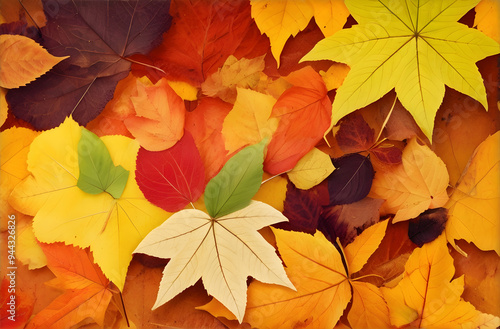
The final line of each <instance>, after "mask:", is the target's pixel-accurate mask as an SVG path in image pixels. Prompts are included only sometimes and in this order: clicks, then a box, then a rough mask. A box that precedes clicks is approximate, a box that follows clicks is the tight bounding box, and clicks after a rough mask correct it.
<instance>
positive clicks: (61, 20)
mask: <svg viewBox="0 0 500 329" xmlns="http://www.w3.org/2000/svg"><path fill="white" fill-rule="evenodd" d="M169 7H170V1H169V0H166V1H164V0H122V1H116V0H104V1H88V0H73V1H64V2H55V1H45V2H44V11H45V14H46V16H47V24H46V25H45V26H44V27H42V28H41V34H42V41H41V45H42V46H43V47H44V48H46V49H47V50H48V51H49V53H51V54H52V55H55V56H70V57H69V58H68V59H66V60H64V61H62V62H61V63H59V64H58V65H56V66H55V67H54V68H53V69H52V70H51V71H49V72H48V73H47V74H45V75H44V76H42V77H40V78H39V79H37V80H35V81H34V82H33V83H31V84H29V85H27V86H25V87H21V88H19V89H14V90H11V91H9V93H8V95H7V101H8V103H9V105H10V108H11V109H12V113H13V114H14V115H15V116H16V117H18V118H21V119H23V120H25V121H27V122H29V123H31V124H32V125H33V126H34V127H35V128H36V129H49V128H54V127H57V126H58V125H59V124H60V123H62V122H63V121H64V119H65V118H66V117H67V116H69V115H72V116H73V119H75V121H77V122H78V123H80V124H82V125H86V124H87V123H88V122H89V121H90V120H92V119H93V118H95V117H96V116H97V115H98V114H99V113H100V112H101V111H102V110H103V108H104V106H105V105H106V103H108V101H109V100H111V98H112V97H113V92H114V90H115V87H116V84H117V83H118V81H119V80H121V79H123V78H125V77H126V76H127V75H128V72H129V71H130V65H131V62H130V61H129V60H127V58H126V57H128V56H131V55H133V54H145V53H148V52H149V51H151V49H153V47H154V46H155V45H156V44H157V43H158V42H160V40H161V39H160V38H161V34H162V33H163V32H165V31H166V30H167V29H168V27H169V26H170V16H169V14H168V10H169Z"/></svg>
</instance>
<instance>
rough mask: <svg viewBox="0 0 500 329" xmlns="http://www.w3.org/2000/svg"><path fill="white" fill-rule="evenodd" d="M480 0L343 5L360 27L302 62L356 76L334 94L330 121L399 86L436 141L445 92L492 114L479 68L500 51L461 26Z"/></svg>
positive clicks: (353, 1)
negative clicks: (334, 65)
mask: <svg viewBox="0 0 500 329" xmlns="http://www.w3.org/2000/svg"><path fill="white" fill-rule="evenodd" d="M478 2H479V0H444V1H432V0H428V1H424V0H420V1H419V0H401V1H391V0H364V1H359V0H346V1H345V3H346V5H347V7H348V9H349V11H350V12H351V15H352V16H353V17H354V19H356V21H357V22H358V23H359V24H358V25H354V26H353V27H352V28H349V29H344V30H341V31H339V32H337V33H336V34H334V35H333V36H331V37H328V38H325V39H323V40H321V41H320V42H318V44H317V45H316V46H315V47H314V48H313V49H312V50H311V51H310V52H309V53H308V54H307V55H306V56H304V57H303V58H302V60H301V61H309V60H323V59H329V60H333V61H337V62H342V63H346V64H348V65H349V66H350V67H351V71H350V72H349V74H348V75H347V77H346V79H345V80H344V83H343V85H342V86H341V87H340V88H339V89H338V90H337V95H336V97H335V100H334V102H333V105H332V123H331V125H332V126H333V125H335V124H336V123H337V122H338V121H339V120H340V119H341V118H342V117H344V116H345V115H347V114H349V113H351V112H353V111H355V110H357V109H359V108H361V107H364V106H366V105H368V104H370V103H372V102H374V101H376V100H377V99H379V98H381V97H382V96H384V95H385V94H386V93H387V92H389V91H390V90H391V89H392V88H395V90H396V93H397V96H398V98H399V100H400V101H401V103H402V104H403V106H404V107H405V108H406V109H407V110H408V111H409V112H410V113H411V114H412V115H413V117H414V119H415V121H416V122H417V124H418V125H419V126H420V128H421V129H422V131H423V132H424V133H425V135H426V136H427V137H428V138H429V139H430V140H431V138H432V130H433V128H434V117H435V115H436V112H437V110H438V108H439V106H440V105H441V102H442V100H443V97H444V91H445V87H444V85H445V84H446V85H447V86H449V87H451V88H453V89H456V90H457V91H459V92H461V93H463V94H466V95H468V96H470V97H472V98H474V99H476V100H477V101H479V102H480V103H481V104H482V105H483V106H484V107H485V108H487V101H486V91H485V88H484V84H483V79H482V78H481V74H480V73H479V71H478V69H477V67H476V65H475V63H476V62H477V61H478V60H481V59H483V58H485V57H488V56H491V55H494V54H497V53H499V52H500V46H499V44H498V43H497V42H495V41H494V40H492V39H490V38H489V37H487V36H485V35H484V34H483V33H481V32H479V31H478V30H476V29H472V28H468V27H467V26H465V25H463V24H460V23H458V22H457V20H458V19H460V18H461V17H462V16H463V15H464V14H465V13H467V12H468V11H469V10H470V9H471V8H473V7H474V6H475V5H476V4H477V3H478Z"/></svg>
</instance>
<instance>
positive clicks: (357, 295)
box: [347, 281, 392, 329]
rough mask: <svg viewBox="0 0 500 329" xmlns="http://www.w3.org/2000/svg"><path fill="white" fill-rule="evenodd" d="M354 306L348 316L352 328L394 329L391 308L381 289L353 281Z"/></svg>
mask: <svg viewBox="0 0 500 329" xmlns="http://www.w3.org/2000/svg"><path fill="white" fill-rule="evenodd" d="M351 285H352V306H351V309H350V311H349V314H348V315H347V319H348V320H349V324H350V325H351V327H352V328H364V329H385V328H392V327H391V324H390V320H389V308H388V307H387V304H386V302H385V300H384V297H383V296H382V292H381V291H380V289H379V288H378V287H376V286H374V285H372V284H370V283H367V282H358V281H351Z"/></svg>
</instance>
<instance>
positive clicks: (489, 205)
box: [445, 132, 500, 255]
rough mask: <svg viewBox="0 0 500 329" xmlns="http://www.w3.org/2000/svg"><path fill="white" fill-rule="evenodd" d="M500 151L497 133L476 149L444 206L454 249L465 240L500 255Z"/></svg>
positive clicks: (499, 140)
mask: <svg viewBox="0 0 500 329" xmlns="http://www.w3.org/2000/svg"><path fill="white" fill-rule="evenodd" d="M499 149H500V132H496V133H495V134H494V135H492V136H490V137H488V138H486V140H485V141H483V142H482V143H481V144H480V145H479V146H478V147H477V149H476V151H475V152H474V154H473V155H472V157H471V159H470V161H469V163H468V165H467V167H466V170H465V173H464V174H463V176H462V177H461V179H460V180H459V183H458V185H457V187H456V188H455V189H454V191H453V194H452V195H451V197H450V200H449V201H448V203H447V204H446V205H445V207H446V208H448V209H449V210H448V221H447V223H446V236H447V237H448V241H449V242H450V244H451V245H452V246H454V247H455V248H458V246H457V245H456V244H455V240H460V239H464V240H466V241H468V242H473V243H474V244H475V245H476V246H477V247H478V248H479V249H482V250H495V251H496V253H497V254H499V255H500V235H499V229H500V185H499V184H498V182H499V181H500V174H499V165H500V153H499V151H498V150H499ZM457 250H459V251H460V249H459V248H458V249H457ZM462 253H463V252H462Z"/></svg>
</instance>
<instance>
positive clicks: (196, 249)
mask: <svg viewBox="0 0 500 329" xmlns="http://www.w3.org/2000/svg"><path fill="white" fill-rule="evenodd" d="M281 221H286V217H284V216H283V215H282V214H281V213H280V212H279V211H277V210H276V209H274V208H272V207H271V206H269V205H266V204H264V203H261V202H258V201H253V202H252V203H251V204H250V205H249V206H247V207H245V208H243V209H241V210H238V211H236V212H233V213H231V214H229V215H225V216H222V217H218V218H216V219H214V218H212V217H210V216H208V215H207V214H206V213H204V212H202V211H200V210H196V209H186V210H182V211H180V212H177V213H175V214H174V215H172V216H171V217H170V218H169V219H168V220H166V221H165V222H164V223H163V224H161V225H160V226H159V227H158V228H156V229H154V230H153V231H151V233H150V234H148V236H146V238H145V239H144V240H143V241H142V242H141V243H140V244H139V246H138V247H137V249H136V250H135V251H134V253H145V254H148V255H151V256H155V257H161V258H171V260H170V262H169V263H168V264H167V266H166V267H165V270H164V275H163V278H162V282H161V283H160V289H159V291H158V297H157V299H156V302H155V305H154V306H153V309H156V308H157V307H159V306H160V305H162V304H164V303H166V302H167V301H169V300H170V299H172V298H173V297H175V296H176V295H177V294H179V293H180V292H182V291H183V290H184V289H185V288H187V287H189V286H191V285H193V284H195V283H196V281H198V279H199V278H202V279H203V284H204V286H205V288H206V289H207V292H208V293H209V294H210V295H212V296H214V297H215V298H217V299H218V300H219V301H221V302H222V303H223V304H224V305H225V306H227V307H228V309H229V310H231V312H232V313H233V314H235V315H236V317H237V318H238V320H239V321H240V322H241V320H242V319H243V315H244V312H245V304H246V289H247V287H246V278H247V276H252V277H254V278H256V279H257V280H260V281H263V282H267V283H275V284H280V285H283V286H285V287H288V288H292V289H293V285H292V283H291V282H290V281H289V280H288V278H287V277H286V274H285V271H284V270H283V267H282V265H281V261H280V259H279V258H278V257H277V255H276V254H275V251H274V248H273V247H272V246H271V245H269V244H268V243H267V242H266V241H265V239H264V238H263V237H262V236H261V235H260V234H259V233H258V232H257V230H258V229H261V228H263V227H265V226H268V225H271V224H274V223H277V222H281Z"/></svg>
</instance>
